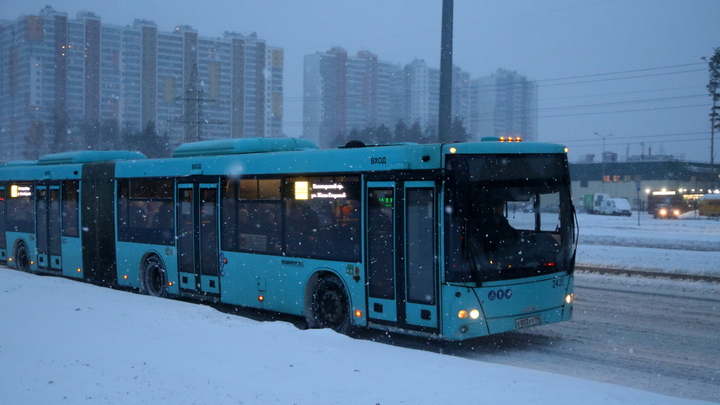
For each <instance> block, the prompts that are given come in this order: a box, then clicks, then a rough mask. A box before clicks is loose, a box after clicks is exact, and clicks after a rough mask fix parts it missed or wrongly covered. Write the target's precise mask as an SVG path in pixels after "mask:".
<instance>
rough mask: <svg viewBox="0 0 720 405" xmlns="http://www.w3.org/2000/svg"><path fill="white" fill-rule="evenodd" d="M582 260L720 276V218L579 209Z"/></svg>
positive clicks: (579, 256)
mask: <svg viewBox="0 0 720 405" xmlns="http://www.w3.org/2000/svg"><path fill="white" fill-rule="evenodd" d="M578 224H579V227H580V238H579V239H580V243H579V246H578V251H577V265H578V266H580V267H610V268H617V269H629V270H648V271H653V272H660V273H676V274H678V273H679V274H692V275H702V276H714V277H720V265H718V264H719V263H720V222H719V221H717V220H712V219H707V218H704V219H703V218H701V217H698V216H697V215H695V214H694V213H692V212H690V213H686V214H684V215H683V216H682V217H681V218H680V219H678V220H662V219H653V218H652V216H650V215H647V214H642V216H641V217H640V224H639V225H638V218H637V213H635V212H634V213H633V216H632V217H613V216H604V215H589V214H578Z"/></svg>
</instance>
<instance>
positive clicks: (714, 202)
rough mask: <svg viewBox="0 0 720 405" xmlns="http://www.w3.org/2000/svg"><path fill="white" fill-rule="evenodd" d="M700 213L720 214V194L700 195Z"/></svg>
mask: <svg viewBox="0 0 720 405" xmlns="http://www.w3.org/2000/svg"><path fill="white" fill-rule="evenodd" d="M698 214H700V215H703V216H706V217H717V216H720V194H705V195H704V196H702V197H700V199H699V200H698Z"/></svg>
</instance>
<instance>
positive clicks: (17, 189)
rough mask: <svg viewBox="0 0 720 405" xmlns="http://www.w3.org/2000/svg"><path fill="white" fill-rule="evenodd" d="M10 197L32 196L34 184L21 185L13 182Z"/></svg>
mask: <svg viewBox="0 0 720 405" xmlns="http://www.w3.org/2000/svg"><path fill="white" fill-rule="evenodd" d="M10 197H11V198H17V197H32V186H19V185H17V184H13V185H11V186H10Z"/></svg>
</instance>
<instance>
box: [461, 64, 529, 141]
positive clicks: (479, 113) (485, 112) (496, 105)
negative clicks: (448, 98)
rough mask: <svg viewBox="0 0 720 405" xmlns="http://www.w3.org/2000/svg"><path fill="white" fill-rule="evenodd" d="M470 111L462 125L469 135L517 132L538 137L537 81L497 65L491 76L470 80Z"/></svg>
mask: <svg viewBox="0 0 720 405" xmlns="http://www.w3.org/2000/svg"><path fill="white" fill-rule="evenodd" d="M468 93H469V100H470V101H469V105H470V112H469V116H468V119H467V120H465V125H466V126H467V128H468V131H469V132H470V134H471V136H472V139H475V140H479V139H480V138H482V137H486V136H520V137H522V138H523V140H526V141H537V140H538V139H537V138H538V127H537V125H538V116H537V103H538V90H537V83H536V82H534V81H530V80H528V79H527V78H526V77H525V76H521V75H519V74H517V72H514V71H508V70H504V69H498V70H497V71H496V72H495V74H493V75H492V76H490V77H482V78H479V79H475V80H470V83H469V91H468Z"/></svg>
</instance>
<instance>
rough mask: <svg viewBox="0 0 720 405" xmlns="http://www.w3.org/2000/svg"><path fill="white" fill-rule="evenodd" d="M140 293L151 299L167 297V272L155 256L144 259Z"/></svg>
mask: <svg viewBox="0 0 720 405" xmlns="http://www.w3.org/2000/svg"><path fill="white" fill-rule="evenodd" d="M141 277H142V292H143V293H145V294H147V295H152V296H153V297H166V296H167V272H166V271H165V266H164V265H163V262H162V260H160V259H159V258H158V257H157V256H150V257H148V258H147V259H145V263H144V264H143V267H142V274H141Z"/></svg>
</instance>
